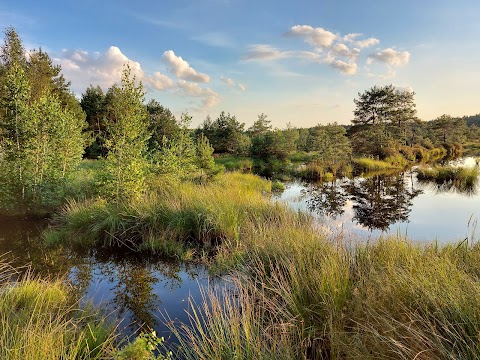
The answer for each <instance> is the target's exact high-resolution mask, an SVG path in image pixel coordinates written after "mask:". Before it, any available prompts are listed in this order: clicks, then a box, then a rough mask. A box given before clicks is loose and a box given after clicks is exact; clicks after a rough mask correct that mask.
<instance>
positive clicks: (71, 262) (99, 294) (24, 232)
mask: <svg viewBox="0 0 480 360" xmlns="http://www.w3.org/2000/svg"><path fill="white" fill-rule="evenodd" d="M46 226H47V220H45V219H43V220H31V219H23V218H14V217H0V255H1V254H7V255H6V256H5V257H4V258H6V259H8V260H9V261H11V262H12V265H14V266H15V267H21V266H24V267H25V266H30V268H31V272H33V273H34V274H35V275H36V276H42V277H49V278H52V277H61V278H64V279H65V280H66V281H69V282H70V283H71V284H72V285H73V287H74V289H76V291H78V293H79V295H81V296H83V299H84V300H83V302H84V303H93V304H94V305H96V306H98V307H100V309H102V310H103V311H104V313H105V314H108V315H109V317H110V318H111V319H112V320H115V321H118V320H120V321H121V323H120V327H119V329H120V330H121V331H122V333H123V335H130V334H133V333H137V332H138V331H140V330H142V329H149V330H151V329H154V330H156V332H157V334H160V335H161V336H165V337H168V336H169V333H170V332H169V330H168V329H167V327H166V326H165V324H164V323H163V315H164V314H167V313H168V315H169V317H170V318H171V319H172V320H180V321H183V322H188V315H187V314H186V310H188V298H189V296H192V297H193V298H194V299H195V298H196V299H198V300H199V299H201V295H200V286H201V285H208V284H209V281H210V280H209V276H208V272H207V270H206V269H205V267H203V266H201V265H187V264H182V263H179V262H176V261H171V260H168V259H163V258H159V257H153V256H152V257H149V256H145V255H135V254H130V255H128V254H122V253H121V252H114V251H109V250H106V249H100V250H92V249H84V250H82V249H75V250H73V249H70V248H61V247H60V248H55V249H52V248H48V247H46V246H44V245H43V241H42V239H41V238H40V234H41V231H42V230H43V229H44V228H45V227H46ZM25 271H26V270H25ZM216 283H221V279H219V280H218V281H216Z"/></svg>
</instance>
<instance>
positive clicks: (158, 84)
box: [143, 71, 175, 91]
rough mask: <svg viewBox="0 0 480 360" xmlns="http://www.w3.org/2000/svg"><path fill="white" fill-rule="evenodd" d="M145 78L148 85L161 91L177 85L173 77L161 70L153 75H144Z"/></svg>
mask: <svg viewBox="0 0 480 360" xmlns="http://www.w3.org/2000/svg"><path fill="white" fill-rule="evenodd" d="M143 79H144V82H145V85H146V86H147V87H148V86H150V87H152V88H154V89H156V90H159V91H162V90H166V89H171V88H173V87H174V86H175V83H174V82H173V80H172V79H170V78H169V77H168V76H167V75H164V74H162V73H161V72H159V71H156V72H154V73H153V75H152V76H144V78H143Z"/></svg>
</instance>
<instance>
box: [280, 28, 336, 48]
mask: <svg viewBox="0 0 480 360" xmlns="http://www.w3.org/2000/svg"><path fill="white" fill-rule="evenodd" d="M287 35H288V36H300V37H303V38H304V39H305V41H306V42H307V43H309V44H310V45H313V46H317V47H329V46H331V45H332V44H333V42H334V41H335V40H336V39H337V38H338V36H337V35H335V34H334V33H332V32H330V31H328V30H325V29H323V28H314V27H312V26H310V25H295V26H292V27H291V28H290V30H289V31H288V32H287Z"/></svg>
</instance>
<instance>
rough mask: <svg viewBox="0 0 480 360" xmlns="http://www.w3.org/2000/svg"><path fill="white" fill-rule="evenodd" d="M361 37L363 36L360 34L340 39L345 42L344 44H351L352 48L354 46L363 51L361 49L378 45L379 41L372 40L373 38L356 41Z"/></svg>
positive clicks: (348, 35)
mask: <svg viewBox="0 0 480 360" xmlns="http://www.w3.org/2000/svg"><path fill="white" fill-rule="evenodd" d="M362 35H363V34H361V33H353V34H347V35H345V36H343V37H342V40H343V41H345V42H348V43H351V44H353V46H356V47H358V48H360V49H363V48H366V47H369V46H373V45H377V44H378V43H380V40H378V39H377V38H373V37H372V38H368V39H364V40H357V39H358V38H359V37H360V36H362Z"/></svg>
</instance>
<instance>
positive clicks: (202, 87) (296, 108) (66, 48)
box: [0, 0, 480, 128]
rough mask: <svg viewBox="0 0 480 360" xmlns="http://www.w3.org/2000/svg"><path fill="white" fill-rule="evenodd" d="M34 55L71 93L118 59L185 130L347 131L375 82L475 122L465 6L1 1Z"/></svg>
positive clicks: (421, 111)
mask: <svg viewBox="0 0 480 360" xmlns="http://www.w3.org/2000/svg"><path fill="white" fill-rule="evenodd" d="M8 26H13V27H14V28H15V29H16V30H17V32H18V33H19V35H20V37H21V38H22V40H23V42H24V45H25V48H26V49H27V50H28V49H37V48H39V47H41V48H42V49H43V50H45V51H47V52H48V54H49V55H50V57H51V58H52V59H53V61H54V62H55V63H56V64H59V65H61V67H62V72H63V74H64V76H65V77H66V78H67V79H68V80H70V81H71V89H72V91H73V92H74V93H75V94H77V95H78V97H80V96H81V94H82V93H83V92H84V91H85V89H86V88H87V87H88V86H89V85H90V84H92V85H94V86H96V85H100V86H101V87H102V88H103V89H104V90H107V89H108V88H109V87H110V86H111V85H112V84H114V83H115V82H117V83H118V82H119V81H120V76H121V72H122V69H123V66H124V64H125V63H126V62H129V63H130V66H131V68H132V71H133V73H134V74H135V75H136V77H137V78H138V79H140V80H141V81H142V83H143V85H144V87H145V90H146V100H149V99H155V100H157V101H158V102H160V103H161V104H162V105H164V106H166V107H168V108H169V109H170V110H172V112H174V114H177V115H179V114H181V113H182V112H184V111H187V112H188V113H189V115H191V116H192V117H193V119H192V126H198V125H200V124H201V123H202V122H203V121H204V119H205V118H206V116H207V115H210V117H211V118H212V119H215V118H216V117H217V116H218V115H219V114H220V112H221V111H225V112H228V113H230V114H231V115H235V116H236V118H237V120H239V121H240V122H243V123H245V124H246V127H249V126H251V125H252V124H253V122H254V121H255V120H256V119H257V117H258V115H259V114H262V113H264V114H266V115H267V116H268V118H267V119H269V120H271V124H272V125H273V126H274V127H278V128H284V127H285V126H286V125H287V124H291V125H292V126H294V127H311V126H315V125H317V124H327V123H333V122H337V123H339V124H349V123H350V120H351V119H352V118H353V110H354V108H355V104H354V102H353V100H354V99H355V98H357V97H358V94H359V93H362V92H364V91H365V90H367V89H369V88H371V87H373V86H375V85H378V86H383V85H388V84H394V85H395V86H397V87H399V88H401V89H405V90H409V91H414V92H415V102H416V105H417V112H418V113H417V114H418V116H419V117H420V119H422V120H432V119H434V118H436V117H438V116H440V115H442V114H449V115H452V116H463V115H473V114H477V113H480V104H479V100H480V86H479V84H480V36H479V35H480V1H478V0H457V1H450V0H403V1H385V0H384V1H382V0H363V1H355V0H328V1H326V0H297V1H293V0H290V1H286V0H255V1H253V0H157V1H152V0H149V1H146V0H136V1H124V0H95V1H93V0H82V1H78V0H77V1H69V0H44V1H37V0H21V1H20V0H0V28H1V29H2V30H4V29H5V28H6V27H8Z"/></svg>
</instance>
